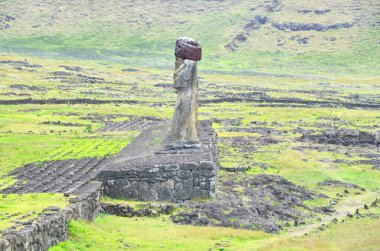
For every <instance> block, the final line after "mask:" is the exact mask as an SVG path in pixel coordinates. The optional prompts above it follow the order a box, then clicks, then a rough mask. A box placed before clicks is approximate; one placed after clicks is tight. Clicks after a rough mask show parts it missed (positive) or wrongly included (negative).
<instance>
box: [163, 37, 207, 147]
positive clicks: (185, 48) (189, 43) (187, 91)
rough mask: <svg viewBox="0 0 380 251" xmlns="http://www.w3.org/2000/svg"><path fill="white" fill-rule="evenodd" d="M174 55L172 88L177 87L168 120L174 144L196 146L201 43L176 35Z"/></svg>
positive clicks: (197, 140)
mask: <svg viewBox="0 0 380 251" xmlns="http://www.w3.org/2000/svg"><path fill="white" fill-rule="evenodd" d="M174 55H175V57H176V61H175V71H174V88H175V89H176V91H177V101H176V104H175V109H174V116H173V119H172V124H171V130H172V134H173V138H174V147H175V148H192V147H199V138H198V133H197V122H198V77H197V61H199V60H201V58H202V47H201V46H200V44H199V43H198V42H197V41H195V40H194V39H191V38H179V39H177V42H176V47H175V53H174Z"/></svg>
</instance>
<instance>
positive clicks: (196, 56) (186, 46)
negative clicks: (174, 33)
mask: <svg viewBox="0 0 380 251" xmlns="http://www.w3.org/2000/svg"><path fill="white" fill-rule="evenodd" d="M174 55H175V56H176V57H178V58H182V59H189V60H193V61H200V60H201V59H202V46H201V45H200V44H199V43H198V42H197V41H195V40H194V39H192V38H178V39H177V41H176V43H175V52H174Z"/></svg>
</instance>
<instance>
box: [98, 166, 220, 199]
mask: <svg viewBox="0 0 380 251" xmlns="http://www.w3.org/2000/svg"><path fill="white" fill-rule="evenodd" d="M217 171H218V169H217V166H216V165H215V164H214V163H213V162H211V161H202V162H200V163H179V164H170V165H162V166H156V167H151V168H147V169H143V170H138V171H136V170H131V171H127V172H106V173H103V176H102V181H103V183H104V192H105V194H107V195H109V196H111V197H114V198H118V197H119V198H122V197H123V198H135V199H139V200H143V201H155V200H161V201H176V202H178V201H181V200H182V201H184V200H188V199H194V198H207V197H213V196H214V194H215V182H216V175H217Z"/></svg>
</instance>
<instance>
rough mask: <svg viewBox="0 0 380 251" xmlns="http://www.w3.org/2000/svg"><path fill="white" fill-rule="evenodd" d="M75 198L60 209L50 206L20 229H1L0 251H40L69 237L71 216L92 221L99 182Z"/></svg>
mask: <svg viewBox="0 0 380 251" xmlns="http://www.w3.org/2000/svg"><path fill="white" fill-rule="evenodd" d="M78 194H80V195H78V197H76V198H72V199H70V204H69V205H68V206H67V207H66V208H65V209H62V210H60V209H59V208H54V207H50V208H47V209H45V210H44V211H45V214H43V215H40V216H39V219H38V220H36V221H34V222H33V223H31V224H30V225H27V226H25V227H24V228H21V229H16V230H13V229H8V230H4V231H3V233H2V236H0V251H18V250H27V251H29V250H30V251H42V250H48V249H49V248H50V247H51V246H54V245H56V244H58V243H59V242H60V241H64V240H66V239H67V238H68V237H69V230H68V227H69V223H70V220H71V219H75V220H78V219H82V220H89V221H90V220H93V219H94V218H95V216H96V215H97V214H98V210H99V208H100V196H101V183H100V182H95V183H92V184H89V185H87V186H86V187H85V188H84V189H83V190H82V191H81V192H80V193H78Z"/></svg>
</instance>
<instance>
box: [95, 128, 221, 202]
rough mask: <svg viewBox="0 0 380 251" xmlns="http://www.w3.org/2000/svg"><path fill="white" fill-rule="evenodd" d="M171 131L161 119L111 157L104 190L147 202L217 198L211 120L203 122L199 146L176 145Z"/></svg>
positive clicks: (216, 159) (105, 167)
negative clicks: (178, 147) (175, 146)
mask: <svg viewBox="0 0 380 251" xmlns="http://www.w3.org/2000/svg"><path fill="white" fill-rule="evenodd" d="M169 132H170V124H169V122H159V123H158V124H156V125H155V126H152V127H150V128H148V129H146V130H145V131H143V132H142V133H141V134H140V135H139V136H138V137H137V138H135V139H134V140H133V141H132V142H131V144H129V145H128V146H127V147H126V148H124V149H123V150H122V151H121V152H120V153H118V154H117V155H115V156H114V157H112V158H109V159H107V160H106V161H105V162H104V163H103V165H102V170H101V171H100V174H99V175H100V180H101V181H102V183H103V186H104V193H105V194H106V195H108V196H111V197H121V198H129V199H138V200H144V201H154V200H164V201H173V202H178V201H184V200H188V199H194V198H208V197H213V196H214V194H215V185H216V184H215V183H216V176H217V172H218V168H219V156H218V147H217V134H216V133H215V131H214V130H213V129H212V125H211V122H209V121H201V122H199V125H198V134H199V138H200V142H201V145H200V147H199V148H188V149H175V148H173V139H172V137H171V136H170V133H169Z"/></svg>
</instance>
